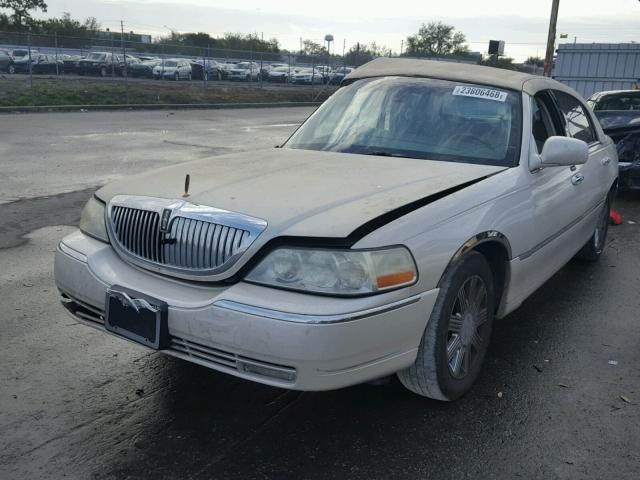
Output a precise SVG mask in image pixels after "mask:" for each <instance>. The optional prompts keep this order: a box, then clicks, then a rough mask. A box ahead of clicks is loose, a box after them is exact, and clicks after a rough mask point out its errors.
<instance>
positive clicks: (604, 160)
mask: <svg viewBox="0 0 640 480" xmlns="http://www.w3.org/2000/svg"><path fill="white" fill-rule="evenodd" d="M600 162H601V163H602V165H604V166H605V167H606V166H607V165H609V164H610V163H611V159H610V158H609V157H604V158H603V159H602V160H600Z"/></svg>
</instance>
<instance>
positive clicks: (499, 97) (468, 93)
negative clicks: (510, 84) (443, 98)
mask: <svg viewBox="0 0 640 480" xmlns="http://www.w3.org/2000/svg"><path fill="white" fill-rule="evenodd" d="M453 94H454V95H461V96H463V97H473V98H485V99H487V100H495V101H496V102H504V101H505V100H506V99H507V92H501V91H500V90H492V89H491V88H482V87H465V86H463V85H457V86H456V88H454V89H453Z"/></svg>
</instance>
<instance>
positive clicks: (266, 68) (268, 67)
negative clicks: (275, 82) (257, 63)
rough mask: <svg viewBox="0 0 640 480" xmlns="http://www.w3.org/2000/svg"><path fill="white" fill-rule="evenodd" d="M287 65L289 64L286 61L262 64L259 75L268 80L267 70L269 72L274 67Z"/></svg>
mask: <svg viewBox="0 0 640 480" xmlns="http://www.w3.org/2000/svg"><path fill="white" fill-rule="evenodd" d="M288 66H289V65H287V64H286V63H270V64H263V66H262V67H261V68H260V77H261V78H262V80H268V79H269V72H271V71H272V70H274V69H276V68H282V67H288Z"/></svg>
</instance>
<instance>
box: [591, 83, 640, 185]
mask: <svg viewBox="0 0 640 480" xmlns="http://www.w3.org/2000/svg"><path fill="white" fill-rule="evenodd" d="M587 103H588V104H589V106H590V107H591V108H592V109H593V111H594V113H595V114H596V117H598V120H599V121H600V125H602V129H603V130H604V132H605V133H606V134H607V135H609V136H610V137H611V139H612V140H613V141H614V142H616V147H617V149H618V161H619V163H618V166H619V168H620V188H621V189H632V190H640V90H615V91H609V92H599V93H594V94H593V95H591V97H590V98H589V100H587Z"/></svg>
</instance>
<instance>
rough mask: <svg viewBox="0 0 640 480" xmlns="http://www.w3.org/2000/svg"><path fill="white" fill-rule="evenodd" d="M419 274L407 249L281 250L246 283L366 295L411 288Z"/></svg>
mask: <svg viewBox="0 0 640 480" xmlns="http://www.w3.org/2000/svg"><path fill="white" fill-rule="evenodd" d="M417 277H418V273H417V270H416V265H415V262H414V261H413V257H412V256H411V254H410V253H409V251H408V250H407V249H406V248H404V247H391V248H384V249H379V250H312V249H306V248H280V249H277V250H274V251H273V252H271V253H270V254H269V255H267V257H266V258H265V259H264V260H262V262H260V264H259V265H258V266H257V267H256V268H255V269H254V270H253V271H252V272H251V273H249V275H247V277H246V278H245V280H247V281H249V282H254V283H260V284H263V285H269V286H273V287H279V288H287V289H291V290H301V291H305V292H313V293H324V294H328V295H363V294H371V293H377V292H383V291H386V290H391V289H394V288H398V287H403V286H407V285H411V284H412V283H414V282H415V281H416V279H417Z"/></svg>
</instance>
